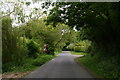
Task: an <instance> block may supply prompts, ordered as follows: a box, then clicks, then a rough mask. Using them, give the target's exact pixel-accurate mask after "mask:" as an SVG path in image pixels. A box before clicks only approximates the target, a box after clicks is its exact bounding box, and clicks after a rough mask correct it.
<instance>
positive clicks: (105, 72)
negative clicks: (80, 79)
mask: <svg viewBox="0 0 120 80" xmlns="http://www.w3.org/2000/svg"><path fill="white" fill-rule="evenodd" d="M76 61H77V63H79V64H80V65H82V66H83V67H85V68H86V69H87V70H88V71H89V72H90V73H91V74H92V75H93V76H94V77H95V78H102V79H103V80H104V79H108V80H119V78H120V77H119V65H116V63H115V62H116V61H115V59H114V58H113V59H112V58H109V59H99V57H97V56H94V57H91V56H90V55H86V56H83V57H79V58H76Z"/></svg>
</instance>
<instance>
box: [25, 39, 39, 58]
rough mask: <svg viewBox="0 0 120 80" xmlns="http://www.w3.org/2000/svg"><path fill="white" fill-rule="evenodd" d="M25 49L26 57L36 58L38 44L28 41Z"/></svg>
mask: <svg viewBox="0 0 120 80" xmlns="http://www.w3.org/2000/svg"><path fill="white" fill-rule="evenodd" d="M27 47H28V55H29V57H33V58H36V57H37V54H36V53H39V46H38V44H37V43H35V42H34V41H33V40H30V41H29V42H28V43H27Z"/></svg>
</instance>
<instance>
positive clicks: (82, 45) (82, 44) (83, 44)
mask: <svg viewBox="0 0 120 80" xmlns="http://www.w3.org/2000/svg"><path fill="white" fill-rule="evenodd" d="M90 45H91V42H90V41H88V40H83V41H79V42H77V43H71V44H70V45H69V46H68V49H69V50H73V51H76V52H81V51H82V52H87V51H88V49H89V47H90Z"/></svg>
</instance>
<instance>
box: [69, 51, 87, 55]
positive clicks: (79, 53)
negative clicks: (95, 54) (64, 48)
mask: <svg viewBox="0 0 120 80" xmlns="http://www.w3.org/2000/svg"><path fill="white" fill-rule="evenodd" d="M71 54H73V55H87V54H88V53H84V52H75V51H71Z"/></svg>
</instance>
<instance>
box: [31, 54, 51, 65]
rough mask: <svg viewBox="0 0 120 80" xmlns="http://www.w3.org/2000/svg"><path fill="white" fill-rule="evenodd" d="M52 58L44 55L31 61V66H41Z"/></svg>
mask: <svg viewBox="0 0 120 80" xmlns="http://www.w3.org/2000/svg"><path fill="white" fill-rule="evenodd" d="M52 58H53V56H51V55H44V56H40V57H38V58H37V59H35V60H34V61H33V65H35V66H41V65H42V64H44V63H46V62H47V61H49V60H51V59H52Z"/></svg>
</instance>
